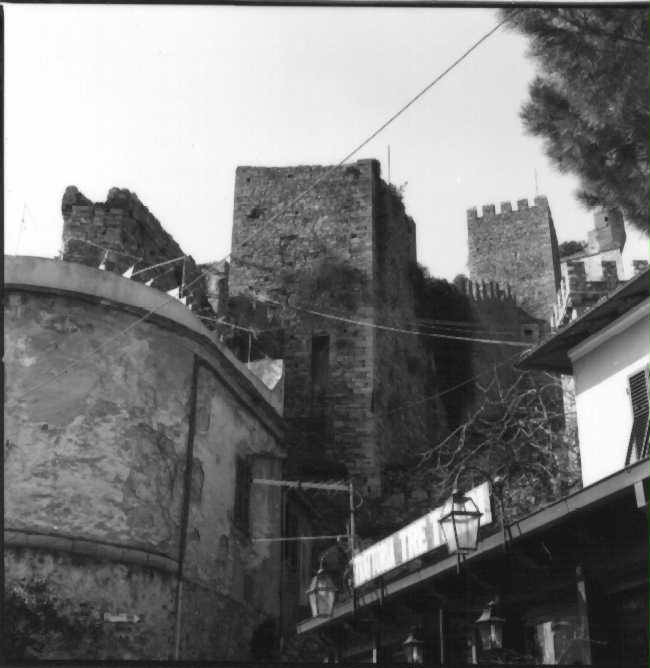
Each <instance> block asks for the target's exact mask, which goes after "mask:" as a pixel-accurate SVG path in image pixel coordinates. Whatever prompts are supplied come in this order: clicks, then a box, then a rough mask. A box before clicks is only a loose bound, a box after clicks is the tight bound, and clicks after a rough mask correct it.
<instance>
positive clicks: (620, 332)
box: [569, 300, 649, 486]
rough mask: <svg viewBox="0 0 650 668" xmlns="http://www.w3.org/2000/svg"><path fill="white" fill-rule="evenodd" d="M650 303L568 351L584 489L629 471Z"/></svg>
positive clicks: (645, 358)
mask: <svg viewBox="0 0 650 668" xmlns="http://www.w3.org/2000/svg"><path fill="white" fill-rule="evenodd" d="M648 336H649V329H648V301H647V300H646V301H645V302H644V303H643V304H641V305H639V306H638V307H637V308H636V309H634V310H632V311H630V312H628V313H626V314H625V315H624V316H622V317H621V318H619V319H618V320H616V321H615V322H613V323H612V324H610V325H609V326H608V327H606V328H604V329H603V330H601V331H599V332H597V333H596V334H594V335H593V336H591V337H590V338H588V339H587V340H586V341H583V342H582V343H581V344H580V345H578V346H576V347H575V348H574V349H572V350H570V351H569V356H570V358H571V361H572V362H573V371H574V378H575V386H576V411H577V418H578V433H579V438H580V458H581V466H582V482H583V485H585V486H586V485H590V484H591V483H593V482H596V481H598V480H601V479H602V478H605V477H606V476H608V475H610V474H612V473H615V472H616V471H619V470H620V469H622V468H623V467H624V466H625V458H626V455H627V448H628V444H629V439H630V430H631V428H632V405H631V402H630V395H629V393H628V378H629V376H631V375H632V374H634V373H636V372H637V371H641V370H642V369H644V368H645V367H646V366H647V365H648Z"/></svg>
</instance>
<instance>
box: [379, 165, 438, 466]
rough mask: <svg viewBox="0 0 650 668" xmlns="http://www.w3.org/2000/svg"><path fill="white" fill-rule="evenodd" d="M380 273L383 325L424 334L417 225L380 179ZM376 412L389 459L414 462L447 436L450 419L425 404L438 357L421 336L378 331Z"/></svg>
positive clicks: (397, 463)
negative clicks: (418, 300)
mask: <svg viewBox="0 0 650 668" xmlns="http://www.w3.org/2000/svg"><path fill="white" fill-rule="evenodd" d="M374 221H375V223H374V229H375V235H374V236H375V238H374V259H375V262H374V272H375V283H374V284H375V288H376V300H377V320H378V322H380V323H382V324H384V325H388V326H390V327H394V328H395V329H396V330H411V331H413V330H418V329H419V326H418V323H417V321H416V318H415V312H416V308H415V294H414V289H413V287H414V286H413V269H414V266H415V262H416V251H415V248H416V245H415V223H414V222H413V220H412V219H411V218H410V217H408V216H407V215H406V213H405V210H404V205H403V203H402V200H401V198H400V197H399V196H397V195H396V193H395V191H394V189H393V188H392V187H390V186H388V185H387V184H386V183H384V182H383V181H381V179H379V178H377V180H376V181H375V192H374ZM375 341H376V354H375V357H374V366H375V378H376V384H375V394H374V414H375V420H376V423H377V425H378V435H379V438H380V443H381V446H380V447H381V452H382V453H383V461H384V463H385V465H387V466H389V467H394V466H398V467H399V466H401V465H403V464H405V463H406V462H409V463H410V464H412V462H413V460H412V455H413V453H414V452H421V451H422V449H424V447H425V444H427V443H430V442H431V440H432V439H436V438H438V437H440V436H441V435H442V427H443V425H444V423H445V417H444V414H443V411H442V410H441V406H440V404H439V403H438V402H436V401H427V402H424V403H423V402H422V399H423V397H427V396H429V397H430V396H432V395H433V394H435V392H436V389H438V385H437V383H438V380H439V379H438V378H437V372H436V366H435V360H434V356H433V355H431V354H427V350H426V348H425V345H424V342H423V340H422V338H421V337H419V336H415V335H410V334H405V333H404V332H399V331H389V330H377V331H376V332H375Z"/></svg>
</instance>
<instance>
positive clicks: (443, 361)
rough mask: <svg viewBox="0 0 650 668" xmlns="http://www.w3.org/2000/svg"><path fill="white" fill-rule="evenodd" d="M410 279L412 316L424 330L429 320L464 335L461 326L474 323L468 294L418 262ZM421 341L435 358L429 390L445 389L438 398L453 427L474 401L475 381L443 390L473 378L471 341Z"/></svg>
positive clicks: (437, 339) (429, 339) (466, 326)
mask: <svg viewBox="0 0 650 668" xmlns="http://www.w3.org/2000/svg"><path fill="white" fill-rule="evenodd" d="M411 281H412V284H413V290H414V294H415V315H416V317H417V318H418V319H419V320H420V326H421V327H422V328H423V329H426V327H427V323H429V324H430V326H432V327H434V326H435V328H436V330H437V331H445V332H447V333H449V334H453V333H454V332H456V333H457V334H461V333H462V334H465V333H466V332H467V329H462V330H461V329H460V328H461V327H463V328H469V329H472V328H473V327H474V326H475V325H476V322H475V317H474V314H473V313H472V308H471V304H470V301H469V299H468V297H467V296H466V295H464V294H463V293H462V292H460V290H458V288H457V287H456V286H455V285H453V284H452V283H449V282H448V281H446V280H445V279H441V278H434V277H432V276H431V275H430V274H429V272H428V271H427V269H426V268H425V267H423V266H421V265H419V264H416V265H414V266H413V267H412V269H411ZM445 323H447V324H445ZM450 323H455V324H453V325H452V324H450ZM458 323H461V324H458ZM422 342H423V344H424V346H425V349H426V350H427V353H428V354H429V355H430V356H431V357H433V359H434V361H435V367H436V376H437V378H436V380H437V387H432V388H431V390H432V391H435V390H438V391H444V392H445V394H443V395H442V397H441V400H442V402H443V405H444V407H445V412H446V414H447V422H448V424H449V426H451V427H452V428H453V427H455V426H457V425H458V424H459V423H460V422H461V420H462V419H463V417H464V414H465V410H466V407H467V406H468V405H470V404H471V403H472V401H473V395H474V384H473V383H469V384H466V385H462V386H461V387H459V388H458V389H456V390H453V391H451V392H447V391H446V390H448V389H449V388H451V387H454V386H455V385H458V384H459V383H461V382H463V381H465V380H467V379H468V378H471V377H472V375H473V371H472V368H473V367H472V343H471V342H470V341H455V340H452V339H442V338H432V337H422Z"/></svg>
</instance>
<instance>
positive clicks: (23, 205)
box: [4, 5, 647, 278]
mask: <svg viewBox="0 0 650 668" xmlns="http://www.w3.org/2000/svg"><path fill="white" fill-rule="evenodd" d="M4 9H5V16H6V20H5V38H6V41H5V54H6V55H5V77H6V79H5V139H6V150H5V188H6V191H5V192H6V211H5V252H6V253H9V254H13V253H16V252H18V253H20V254H27V255H42V256H46V257H53V256H55V255H56V254H57V252H58V250H59V248H60V237H61V228H62V220H61V213H60V204H61V196H62V195H63V191H64V189H65V187H66V186H67V185H71V184H74V185H76V186H77V187H78V188H79V189H80V190H81V191H82V192H83V193H84V194H85V195H86V196H87V197H89V198H90V199H92V200H93V201H102V200H104V199H105V197H106V193H107V192H108V190H109V188H111V187H113V186H118V187H124V188H129V189H130V190H133V191H135V192H136V193H137V194H138V196H139V198H140V199H141V201H142V202H143V203H144V204H145V205H146V206H147V207H148V208H149V209H150V210H151V211H152V213H153V214H154V215H155V216H156V217H157V218H158V219H159V220H160V221H161V223H162V224H163V225H164V227H165V228H166V229H167V230H168V231H169V232H170V233H171V234H172V235H173V236H174V237H175V239H176V240H177V241H178V243H179V244H180V245H181V247H182V248H183V250H184V251H185V252H187V253H189V254H191V255H193V256H194V258H195V260H197V261H198V262H205V261H209V260H215V259H219V258H221V257H223V256H224V255H226V254H227V253H228V251H229V249H230V233H231V223H232V206H233V185H234V174H235V167H236V166H237V165H298V164H333V163H336V162H338V161H339V160H341V159H342V158H343V156H345V155H346V154H347V153H348V152H349V151H350V150H351V149H352V148H353V147H354V146H356V145H357V144H359V143H360V142H361V141H362V140H363V139H365V138H366V137H367V136H368V135H369V134H370V133H371V132H372V131H374V130H375V129H376V128H377V127H379V126H380V125H381V124H382V123H383V122H384V121H385V120H386V119H387V118H388V117H389V116H391V115H392V114H393V113H394V112H395V111H396V110H397V109H398V108H399V107H401V106H402V105H403V104H404V103H405V102H406V101H407V100H408V99H409V98H410V97H412V96H413V95H414V94H415V93H416V92H418V91H419V90H420V89H421V88H423V87H424V86H425V85H426V84H427V83H428V82H429V81H431V80H432V79H433V78H434V76H436V75H437V74H439V73H440V72H441V71H442V70H443V69H445V68H446V67H447V66H448V65H449V64H450V63H451V62H452V61H453V60H455V59H456V58H457V57H458V56H459V55H460V54H461V53H462V52H463V51H464V50H465V49H466V48H467V47H468V46H470V45H471V44H472V43H473V42H474V41H475V40H476V39H478V38H479V37H480V36H481V35H483V34H484V33H485V32H487V31H488V30H489V29H490V28H491V27H492V26H493V25H494V24H495V23H496V22H497V20H498V19H497V16H496V10H492V9H409V8H397V9H395V8H393V9H389V8H386V9H377V8H316V7H314V8H309V7H307V8H297V7H296V8H289V7H284V8H273V7H269V8H263V7H226V6H222V7H182V6H158V7H151V6H149V7H147V6H118V5H114V6H110V5H103V6H102V5H95V6H92V7H86V6H75V5H68V6H51V5H50V6H48V5H27V6H21V5H5V7H4ZM525 52H526V41H525V39H524V38H523V37H521V36H519V35H518V34H515V33H512V32H509V31H506V30H503V29H501V30H499V31H498V32H497V33H496V34H495V35H493V36H492V37H491V38H490V39H488V40H487V42H485V43H484V44H483V45H482V46H480V47H479V49H478V50H477V51H475V52H474V53H473V54H472V55H470V56H469V58H468V59H467V60H465V61H464V62H463V63H462V64H461V65H460V66H459V67H457V68H456V69H455V70H453V71H452V72H451V73H450V74H449V75H448V76H447V77H446V78H445V79H444V80H443V81H442V82H441V83H440V84H439V85H437V86H435V87H434V88H433V89H432V90H431V91H430V92H429V93H427V94H426V96H424V97H423V98H422V99H420V100H419V101H418V102H417V103H416V104H415V105H414V106H413V107H411V108H410V109H409V110H408V111H407V112H406V113H405V114H404V115H402V116H401V117H400V118H399V119H398V120H397V121H396V122H395V123H394V124H393V125H392V126H390V127H389V128H388V129H387V130H385V131H384V132H382V133H381V134H380V135H379V136H378V137H377V138H376V139H375V140H373V142H372V143H371V144H369V145H368V146H367V147H366V148H365V149H364V150H363V151H362V152H361V153H360V154H359V155H358V156H355V158H354V159H358V158H368V157H374V158H378V159H379V160H380V161H381V164H382V172H383V175H384V178H386V176H387V174H386V172H387V165H386V153H387V150H386V149H387V146H388V145H390V147H391V163H392V164H391V181H392V182H393V183H395V184H396V185H401V184H404V183H407V185H406V188H405V203H406V207H407V210H408V212H409V213H410V214H411V215H412V216H413V217H414V219H415V221H416V224H417V237H418V258H419V260H420V262H421V263H423V264H424V265H426V266H427V267H428V268H429V270H430V271H431V273H432V274H434V275H437V276H443V277H447V278H453V276H454V275H455V274H457V273H459V272H461V271H464V270H465V263H466V260H467V231H466V222H465V210H466V209H467V208H468V207H470V206H477V205H481V204H484V203H497V204H498V203H499V202H501V201H503V200H513V201H514V200H516V199H521V198H523V197H528V198H530V199H532V198H533V197H534V195H535V176H534V175H535V171H536V172H537V181H538V184H539V192H540V193H541V194H545V195H547V196H548V198H549V201H550V205H551V210H552V212H553V217H554V219H555V224H556V228H557V231H558V236H559V238H560V241H562V240H566V239H573V238H577V239H580V238H586V232H587V230H588V229H589V228H590V227H591V220H592V217H591V214H589V213H587V212H585V211H584V210H583V209H582V208H581V207H580V205H579V204H578V203H577V202H576V200H575V198H574V197H573V191H574V190H575V188H576V186H577V182H576V180H575V179H574V178H572V177H570V176H566V175H560V174H559V173H558V172H557V171H556V170H555V169H553V168H552V167H551V165H550V164H549V162H548V160H547V159H546V158H545V156H544V154H543V152H542V145H541V141H540V140H538V139H534V138H531V137H528V136H526V135H525V134H524V132H523V129H522V126H521V122H520V120H519V118H518V110H519V108H520V106H521V104H522V102H523V101H524V99H525V97H526V91H527V85H528V83H529V82H530V80H531V79H532V77H533V75H534V72H535V64H534V62H532V61H531V60H529V59H528V58H526V56H525ZM23 217H24V221H25V226H24V229H23V231H22V232H20V231H19V230H20V226H21V218H23ZM638 243H639V247H640V248H641V249H642V255H647V239H646V240H638Z"/></svg>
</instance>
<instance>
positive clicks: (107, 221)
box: [61, 186, 209, 310]
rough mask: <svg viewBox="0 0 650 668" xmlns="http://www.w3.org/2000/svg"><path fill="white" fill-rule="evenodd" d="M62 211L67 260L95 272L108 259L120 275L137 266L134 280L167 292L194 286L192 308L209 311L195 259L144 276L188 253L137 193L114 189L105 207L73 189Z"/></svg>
mask: <svg viewBox="0 0 650 668" xmlns="http://www.w3.org/2000/svg"><path fill="white" fill-rule="evenodd" d="M61 212H62V214H63V250H62V253H61V257H62V259H63V260H66V261H68V262H78V263H80V264H85V265H87V266H90V267H98V266H99V264H100V263H101V262H102V260H105V266H106V270H107V271H112V272H115V273H119V274H122V273H124V272H125V271H126V270H127V269H129V268H130V267H134V268H135V271H136V272H139V273H138V274H137V275H136V276H134V278H133V280H137V281H139V282H143V283H144V282H147V281H149V280H150V279H154V283H153V286H154V287H155V288H157V289H159V290H162V291H164V292H167V291H169V290H173V289H175V288H177V287H178V286H180V285H181V282H182V281H183V279H184V282H185V284H186V285H187V284H190V287H189V288H188V290H187V295H188V296H189V305H191V306H192V307H193V308H194V309H195V310H196V309H205V308H209V304H208V302H207V294H206V293H207V290H206V281H205V280H203V279H198V277H199V274H200V271H199V269H198V268H197V266H196V264H195V262H194V260H193V259H192V258H191V257H190V256H188V257H187V258H186V260H185V261H184V262H183V261H179V262H175V263H173V264H166V265H164V266H162V267H159V268H156V269H152V270H150V271H143V272H141V273H140V270H142V269H146V268H147V267H151V266H153V265H157V264H159V263H162V262H167V261H169V260H175V259H177V258H179V257H182V256H183V255H185V253H184V252H183V250H182V249H181V247H180V246H179V245H178V244H177V243H176V241H175V240H174V238H173V237H172V236H171V235H170V234H169V233H167V232H166V231H165V230H164V229H163V227H162V225H161V224H160V222H159V221H158V220H157V218H156V217H155V216H154V215H153V214H152V213H151V212H150V211H149V209H147V207H146V206H144V204H142V202H140V200H139V199H138V196H137V195H136V194H135V193H132V192H130V191H129V190H126V189H121V188H111V189H110V190H109V192H108V195H107V197H106V201H105V202H91V201H90V200H89V199H88V198H87V197H85V196H84V195H83V194H82V193H80V192H79V190H78V189H77V188H76V187H75V186H69V187H68V188H66V190H65V193H64V195H63V200H62V203H61ZM107 249H108V254H106V250H107ZM197 279H198V280H197Z"/></svg>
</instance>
